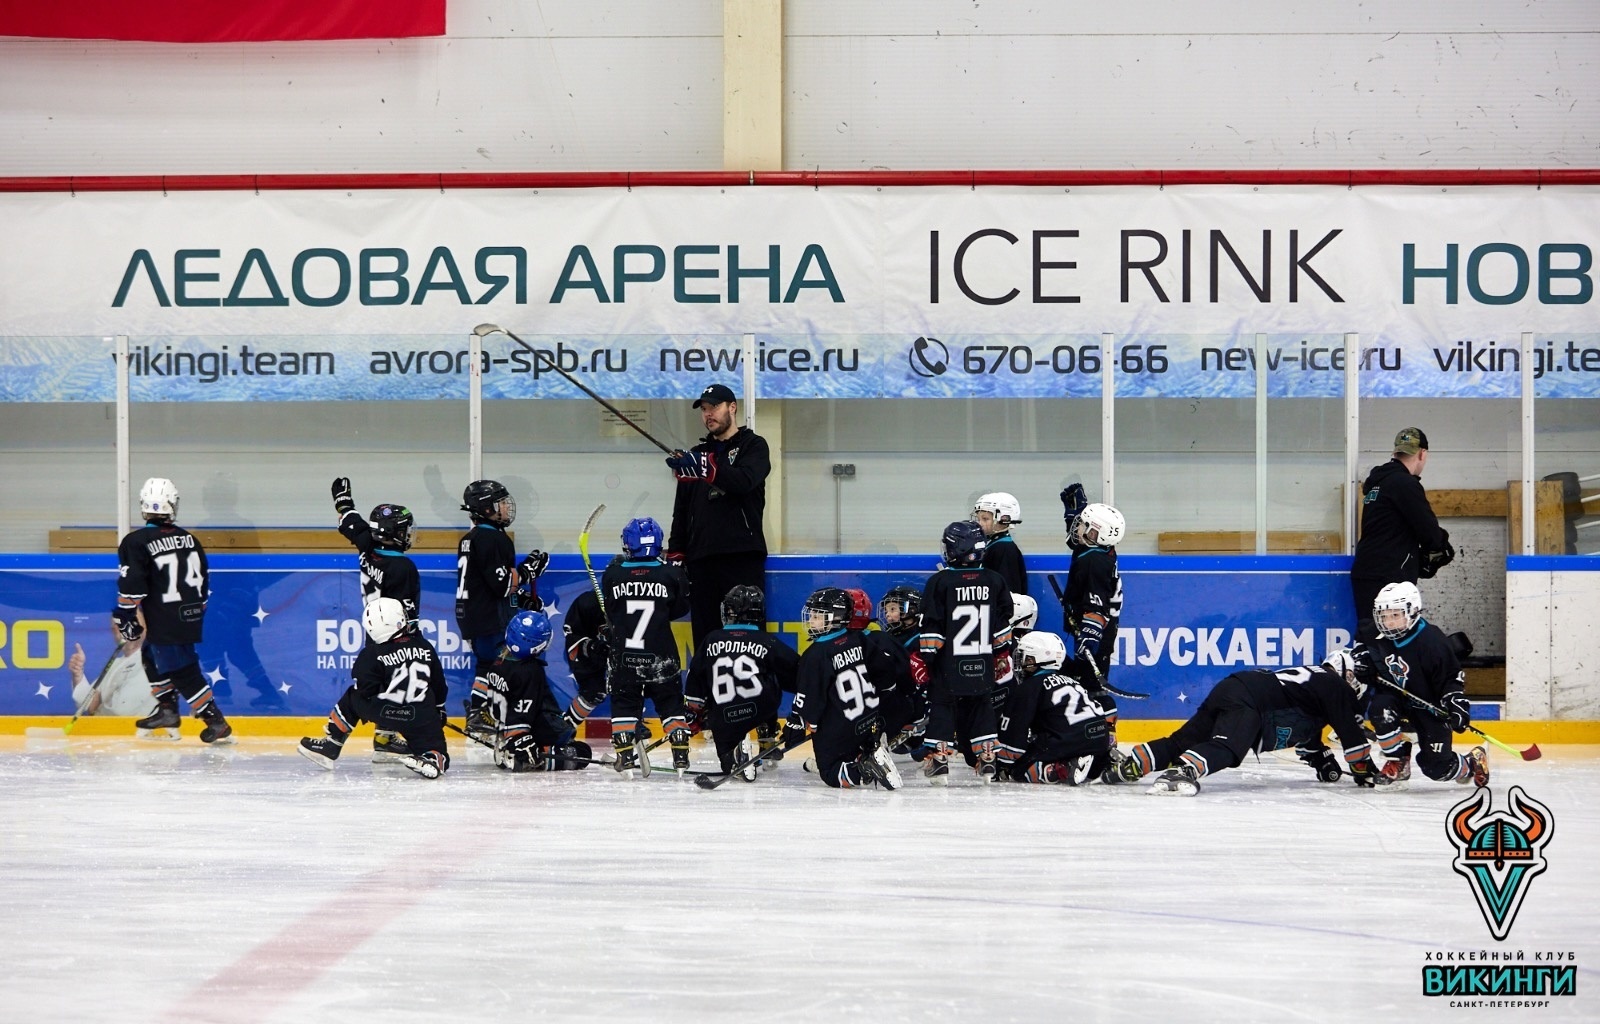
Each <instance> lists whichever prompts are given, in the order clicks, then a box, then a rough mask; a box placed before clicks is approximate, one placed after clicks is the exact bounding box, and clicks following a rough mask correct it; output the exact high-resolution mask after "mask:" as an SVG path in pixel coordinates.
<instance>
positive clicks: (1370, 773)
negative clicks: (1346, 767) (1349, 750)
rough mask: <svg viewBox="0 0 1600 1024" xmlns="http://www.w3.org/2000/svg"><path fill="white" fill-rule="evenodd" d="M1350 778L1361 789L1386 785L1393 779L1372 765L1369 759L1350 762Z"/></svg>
mask: <svg viewBox="0 0 1600 1024" xmlns="http://www.w3.org/2000/svg"><path fill="white" fill-rule="evenodd" d="M1350 780H1351V781H1352V782H1354V783H1355V784H1356V785H1357V786H1360V787H1361V788H1362V789H1371V788H1373V787H1374V786H1387V785H1388V784H1389V783H1390V782H1392V781H1394V780H1392V779H1390V778H1389V777H1388V776H1386V775H1384V774H1383V773H1382V772H1380V771H1378V769H1377V768H1376V767H1375V766H1374V765H1373V763H1372V761H1371V760H1370V759H1366V758H1364V759H1362V760H1360V761H1351V762H1350Z"/></svg>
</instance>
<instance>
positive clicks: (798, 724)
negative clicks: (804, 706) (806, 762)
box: [779, 718, 806, 747]
mask: <svg viewBox="0 0 1600 1024" xmlns="http://www.w3.org/2000/svg"><path fill="white" fill-rule="evenodd" d="M805 741H806V724H805V723H804V722H802V721H800V720H799V719H798V718H791V719H789V720H788V721H787V722H784V723H783V735H782V737H781V738H780V740H779V742H781V743H782V744H783V745H784V746H785V747H798V746H799V745H800V744H802V743H804V742H805Z"/></svg>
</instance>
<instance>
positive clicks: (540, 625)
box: [506, 611, 555, 658]
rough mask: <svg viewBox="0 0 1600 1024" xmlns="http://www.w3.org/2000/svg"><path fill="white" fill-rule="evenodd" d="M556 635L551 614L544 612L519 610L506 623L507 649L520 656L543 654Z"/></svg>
mask: <svg viewBox="0 0 1600 1024" xmlns="http://www.w3.org/2000/svg"><path fill="white" fill-rule="evenodd" d="M554 635H555V630H554V629H552V628H551V626H550V616H548V615H546V614H545V613H544V612H542V611H538V612H518V613H517V614H515V615H513V616H512V617H511V621H510V622H508V623H506V650H508V651H510V652H511V653H512V654H515V655H516V656H517V657H519V658H527V657H530V656H532V655H535V654H541V653H543V652H544V649H545V648H546V647H549V646H550V638H551V637H552V636H554Z"/></svg>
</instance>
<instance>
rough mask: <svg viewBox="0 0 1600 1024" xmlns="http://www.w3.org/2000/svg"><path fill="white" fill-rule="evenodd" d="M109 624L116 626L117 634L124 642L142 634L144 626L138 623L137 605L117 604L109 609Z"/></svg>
mask: <svg viewBox="0 0 1600 1024" xmlns="http://www.w3.org/2000/svg"><path fill="white" fill-rule="evenodd" d="M111 624H112V625H113V626H115V627H117V635H118V636H120V637H122V640H123V642H124V643H127V642H130V641H133V640H137V639H139V638H140V637H141V636H144V627H143V626H141V625H139V608H138V606H137V605H120V604H119V605H117V606H116V607H115V608H113V609H111Z"/></svg>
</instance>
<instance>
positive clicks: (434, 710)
mask: <svg viewBox="0 0 1600 1024" xmlns="http://www.w3.org/2000/svg"><path fill="white" fill-rule="evenodd" d="M361 625H362V626H363V628H365V629H366V631H367V636H368V637H369V638H370V639H371V641H372V642H371V643H369V644H367V646H365V647H363V648H362V649H361V653H360V654H358V655H356V663H355V667H354V668H352V669H351V670H350V675H351V677H352V678H353V679H354V682H352V683H351V684H350V686H349V687H348V688H347V689H346V690H345V691H344V694H343V695H342V696H341V697H340V698H339V701H338V703H337V704H335V705H334V706H333V710H332V711H330V712H328V721H327V723H326V724H325V725H324V726H323V735H322V736H320V737H316V738H313V737H310V736H307V737H305V738H304V739H302V740H301V741H300V746H299V747H298V748H297V749H298V750H299V751H300V754H301V756H302V757H305V758H306V759H307V760H309V761H312V762H314V763H316V764H319V765H321V766H322V767H324V768H328V769H330V770H331V769H332V768H333V763H334V762H335V761H337V760H338V759H339V753H340V751H341V750H343V749H344V742H345V740H347V739H349V738H350V732H351V730H352V729H354V728H355V727H356V726H357V725H359V724H361V723H362V722H371V723H372V724H373V725H374V726H376V727H377V728H380V729H393V730H394V731H396V732H398V733H399V734H400V735H401V736H402V737H404V738H405V741H406V746H407V747H408V749H409V750H410V751H411V752H410V753H409V754H405V755H403V756H401V757H400V758H399V759H398V760H399V763H400V764H402V765H404V766H405V767H407V768H409V769H411V770H412V771H414V772H416V773H417V774H418V775H421V776H422V777H423V778H425V779H436V778H438V777H439V776H440V775H442V774H443V773H444V771H445V769H447V768H449V767H450V755H449V753H448V752H447V751H446V750H445V744H444V696H445V682H444V666H443V665H441V664H440V663H439V655H438V654H437V653H436V652H435V651H434V649H433V645H432V644H430V643H429V642H428V641H427V640H426V639H425V638H424V637H423V636H422V634H421V633H419V632H417V625H416V621H415V620H413V619H408V618H407V617H406V612H405V609H404V608H403V607H402V606H401V604H400V602H399V601H396V600H395V599H394V598H392V597H380V598H378V599H377V600H376V601H373V602H372V603H371V604H369V605H367V606H366V607H365V608H363V609H362V610H361Z"/></svg>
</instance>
